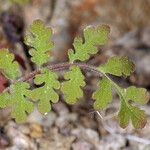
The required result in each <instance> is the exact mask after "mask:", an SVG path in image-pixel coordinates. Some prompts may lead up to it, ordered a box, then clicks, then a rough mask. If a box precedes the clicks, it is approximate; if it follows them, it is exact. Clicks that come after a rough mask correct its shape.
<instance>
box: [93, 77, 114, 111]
mask: <svg viewBox="0 0 150 150" xmlns="http://www.w3.org/2000/svg"><path fill="white" fill-rule="evenodd" d="M93 99H95V100H96V101H95V103H94V108H95V109H104V108H106V106H107V105H108V104H109V103H110V102H111V101H112V91H111V83H110V81H109V80H108V79H107V78H106V77H103V78H102V80H101V81H99V83H98V90H97V91H96V92H95V93H94V94H93Z"/></svg>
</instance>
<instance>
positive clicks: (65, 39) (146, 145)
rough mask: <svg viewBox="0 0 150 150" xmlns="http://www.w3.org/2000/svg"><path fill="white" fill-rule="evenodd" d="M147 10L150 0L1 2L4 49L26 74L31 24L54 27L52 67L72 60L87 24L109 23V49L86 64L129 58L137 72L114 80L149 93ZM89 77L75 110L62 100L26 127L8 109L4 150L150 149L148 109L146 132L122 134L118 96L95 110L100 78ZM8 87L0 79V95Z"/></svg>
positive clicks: (2, 123) (2, 129) (1, 121)
mask: <svg viewBox="0 0 150 150" xmlns="http://www.w3.org/2000/svg"><path fill="white" fill-rule="evenodd" d="M149 8H150V1H149V0H145V1H143V0H131V1H130V2H127V1H123V0H111V1H105V0H32V1H30V2H29V3H27V4H23V5H17V4H13V3H10V2H9V0H7V1H6V0H0V14H1V24H0V48H3V47H7V48H9V49H10V51H11V52H13V53H14V54H15V56H16V60H17V61H18V62H19V63H20V65H21V70H22V72H23V74H24V75H26V74H28V73H29V72H30V71H31V70H32V69H33V68H32V67H31V66H30V63H29V61H28V58H27V55H26V51H27V50H28V48H27V47H26V46H25V45H24V44H23V37H24V32H25V31H26V29H27V28H28V27H29V25H30V24H31V23H32V22H33V20H35V19H41V20H43V21H44V22H45V24H46V25H48V26H51V27H52V28H53V31H54V36H53V40H54V43H55V48H54V54H53V59H52V62H50V63H57V62H64V61H66V60H67V59H68V58H67V50H68V49H69V48H72V42H73V39H74V37H75V36H77V35H80V36H82V30H83V29H84V28H85V27H86V26H87V25H99V24H108V25H109V26H110V27H111V33H110V39H109V43H108V45H106V46H103V47H99V52H98V54H97V55H94V56H92V57H91V58H90V60H89V61H88V63H90V64H92V65H96V66H97V65H99V64H101V63H104V62H106V60H107V58H109V57H111V56H114V55H119V56H121V55H127V56H129V58H131V59H132V60H133V62H134V63H135V64H136V71H135V72H134V74H133V75H132V76H131V77H130V78H127V79H123V78H115V79H114V80H115V81H116V82H118V83H119V84H121V85H122V86H124V87H126V86H128V85H131V84H132V85H136V86H142V87H144V88H147V90H149V91H150V42H149V41H150V26H149V25H150V19H149V18H150V9H149ZM4 14H5V15H4ZM6 27H8V28H6ZM12 32H14V33H17V34H12ZM34 68H36V66H34ZM86 76H87V78H86V82H87V86H86V87H85V89H84V90H85V92H84V97H83V98H82V99H81V100H80V102H78V103H77V104H76V105H74V106H70V105H67V104H66V103H65V102H64V100H63V97H62V96H61V95H60V102H59V103H57V104H55V105H53V107H52V111H51V112H50V113H48V114H45V115H44V116H43V115H41V114H40V113H38V111H37V110H35V111H34V113H32V114H31V115H30V116H29V117H28V120H27V121H26V123H24V124H17V123H16V122H15V121H14V120H12V119H11V118H10V110H9V109H5V110H0V150H150V105H149V104H147V105H146V106H144V107H143V109H144V110H145V111H146V114H147V116H148V123H147V125H146V127H145V128H144V129H142V130H135V129H133V127H132V125H129V127H127V128H126V129H121V128H120V127H119V126H118V123H117V111H118V107H119V100H118V96H117V94H116V93H115V92H114V93H113V99H114V100H113V103H111V104H110V105H109V108H107V109H106V110H103V111H95V110H94V109H93V108H92V103H93V100H92V99H91V94H92V92H93V91H94V90H96V88H97V87H96V83H97V81H98V78H97V77H96V76H94V75H93V74H90V73H88V72H87V73H86ZM60 78H61V75H60ZM8 84H9V83H7V80H6V79H5V77H3V76H2V75H1V74H0V92H1V91H3V90H4V88H5V87H6V86H7V85H8Z"/></svg>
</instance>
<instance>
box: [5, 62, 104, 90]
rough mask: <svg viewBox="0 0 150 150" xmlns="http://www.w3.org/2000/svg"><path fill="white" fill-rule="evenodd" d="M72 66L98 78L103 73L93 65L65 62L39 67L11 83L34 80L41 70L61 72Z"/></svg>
mask: <svg viewBox="0 0 150 150" xmlns="http://www.w3.org/2000/svg"><path fill="white" fill-rule="evenodd" d="M74 65H76V66H78V67H80V68H81V69H83V70H87V71H90V72H93V73H95V74H97V75H98V76H99V77H101V76H102V75H103V73H102V72H100V71H99V70H97V68H96V67H95V66H93V65H88V64H86V63H67V62H65V63H59V64H52V65H45V66H44V67H41V68H40V69H38V70H35V71H33V72H31V73H29V74H28V75H27V76H23V77H21V78H18V79H17V80H13V81H12V82H11V83H12V84H15V83H16V82H18V81H29V80H30V79H32V78H34V77H35V76H36V75H37V74H40V73H41V70H42V69H43V68H48V69H49V70H52V71H62V70H66V69H69V67H71V66H74ZM6 91H9V87H8V88H6V89H5V90H4V92H6Z"/></svg>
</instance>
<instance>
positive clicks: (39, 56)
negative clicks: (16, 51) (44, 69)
mask: <svg viewBox="0 0 150 150" xmlns="http://www.w3.org/2000/svg"><path fill="white" fill-rule="evenodd" d="M51 37H52V29H51V28H47V27H45V25H44V23H43V22H42V21H41V20H35V21H34V22H33V24H32V25H31V26H30V28H29V31H28V33H27V35H26V37H25V43H26V44H27V45H29V46H31V47H32V49H31V50H30V51H29V53H30V54H31V56H32V58H31V60H32V61H33V62H34V63H36V64H37V65H42V64H44V63H46V62H47V61H48V60H49V56H50V51H51V49H52V48H53V47H54V45H53V43H52V42H51V41H50V38H51Z"/></svg>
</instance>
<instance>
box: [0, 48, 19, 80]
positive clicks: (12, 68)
mask: <svg viewBox="0 0 150 150" xmlns="http://www.w3.org/2000/svg"><path fill="white" fill-rule="evenodd" d="M0 69H1V70H2V72H3V74H4V76H6V77H7V78H9V79H15V78H16V77H18V76H20V72H19V65H18V63H17V62H16V61H14V55H13V54H11V53H10V52H9V50H8V49H1V50H0Z"/></svg>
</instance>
